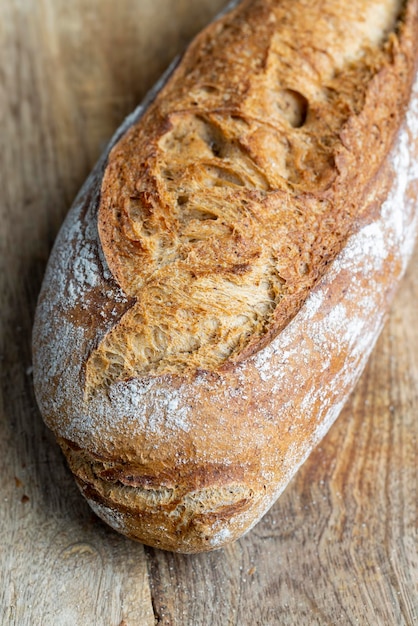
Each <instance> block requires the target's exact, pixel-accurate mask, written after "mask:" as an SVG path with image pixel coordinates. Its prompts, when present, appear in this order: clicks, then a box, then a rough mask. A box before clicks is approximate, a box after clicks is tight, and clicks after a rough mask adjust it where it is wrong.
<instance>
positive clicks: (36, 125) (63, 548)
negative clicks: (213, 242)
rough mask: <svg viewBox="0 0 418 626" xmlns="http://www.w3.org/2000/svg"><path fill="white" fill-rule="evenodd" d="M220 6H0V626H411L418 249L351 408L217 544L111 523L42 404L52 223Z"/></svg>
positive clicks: (84, 2)
mask: <svg viewBox="0 0 418 626" xmlns="http://www.w3.org/2000/svg"><path fill="white" fill-rule="evenodd" d="M223 4H224V2H223V1H221V0H216V1H215V0H204V1H203V0H200V2H195V1H194V0H170V2H167V0H119V1H118V2H117V3H114V2H112V1H111V0H102V1H100V2H99V1H98V0H74V1H73V2H71V3H68V2H64V0H39V1H38V2H31V1H30V0H16V1H15V2H14V3H7V2H3V3H0V58H1V59H2V67H1V72H0V136H1V137H2V139H3V142H2V150H1V151H0V182H1V190H2V192H1V197H0V211H1V231H0V232H1V245H2V254H1V257H0V258H1V260H0V264H1V265H0V281H1V287H0V293H1V298H2V300H1V305H2V306H1V309H2V310H1V314H2V315H1V324H2V326H1V331H2V332H1V342H2V343H1V348H0V354H1V358H2V360H1V362H0V363H1V365H0V367H1V395H0V398H1V399H0V402H1V404H0V410H1V417H0V476H1V481H0V503H1V507H0V623H1V624H3V623H4V624H13V625H19V626H25V625H26V624H31V625H32V624H42V625H46V626H49V625H52V624H53V625H54V626H55V625H61V624H64V625H66V624H68V625H70V624H71V626H73V625H75V626H77V625H78V624H80V625H81V624H83V625H84V624H97V625H99V624H100V625H101V624H106V625H107V624H109V625H111V626H113V625H114V626H119V625H120V624H122V623H124V624H125V626H134V625H137V624H138V625H139V626H148V625H151V624H154V623H155V622H157V623H159V624H162V625H167V626H168V625H170V626H171V625H173V624H174V625H177V624H178V625H181V626H183V625H189V626H206V625H207V624H211V625H214V626H216V625H222V626H224V625H238V626H246V625H248V626H250V625H251V626H253V625H260V626H261V625H262V626H270V625H271V626H273V625H276V624H280V625H281V624H284V625H288V624H289V625H298V626H299V625H300V624H309V625H311V624H315V625H316V624H318V625H321V626H323V625H326V624H329V625H334V624H344V625H345V624H353V625H355V624H366V625H367V624H371V625H373V626H374V625H376V624H379V625H380V624H396V625H397V626H398V625H407V626H409V625H412V624H415V623H417V621H418V548H417V546H418V536H417V527H418V519H417V502H418V467H417V440H418V424H417V419H416V415H417V414H418V394H417V390H418V324H417V314H416V302H417V301H418V279H417V276H418V253H416V254H415V256H414V259H413V262H412V264H411V266H410V269H409V272H408V274H407V277H406V279H405V281H404V283H403V285H402V288H401V290H400V293H399V294H398V298H397V300H396V303H395V305H394V308H393V310H392V313H391V315H390V317H389V321H388V324H387V326H386V328H385V330H384V332H383V334H382V337H381V339H380V340H379V343H378V345H377V347H376V350H375V352H374V354H373V356H372V358H371V360H370V362H369V365H368V367H367V369H366V372H365V374H364V376H363V377H362V379H361V381H360V384H359V385H358V388H357V390H356V392H355V393H354V394H353V396H352V398H351V400H350V402H349V404H348V405H347V407H346V408H345V410H344V412H343V414H342V415H341V417H340V418H339V420H338V421H337V423H336V424H335V426H334V427H333V428H332V430H331V431H330V433H329V434H328V436H327V437H326V438H325V440H324V441H323V442H322V444H321V445H320V447H319V448H318V449H317V450H316V451H315V452H314V453H313V455H312V456H311V457H310V459H309V460H308V462H307V463H306V464H305V466H304V467H303V468H302V469H301V471H300V472H299V473H298V475H297V477H296V478H295V479H294V480H293V482H292V483H291V485H290V486H289V488H288V489H287V490H286V492H285V493H284V494H283V496H282V497H281V498H280V500H279V501H278V502H277V503H276V505H274V506H273V508H272V509H271V511H270V512H269V513H268V514H267V515H266V516H265V518H264V519H263V520H262V522H261V523H260V524H259V525H258V526H257V527H256V528H255V529H254V530H253V531H252V532H251V533H249V534H248V535H247V536H246V537H245V538H243V539H242V540H241V541H239V542H237V543H236V544H234V545H232V546H230V547H228V548H227V549H225V550H223V551H218V552H214V553H211V554H203V555H194V556H184V555H174V554H169V553H164V552H161V551H158V550H154V549H151V548H144V547H143V546H141V545H140V544H135V543H132V542H130V541H128V540H126V539H125V538H123V537H121V536H119V535H117V534H116V533H114V532H113V531H111V530H110V529H108V528H106V527H105V526H104V524H102V523H101V522H100V521H99V520H97V518H95V516H94V515H93V514H92V513H91V512H90V510H89V508H88V506H87V505H86V504H85V503H84V501H83V500H82V498H81V497H80V495H79V493H78V491H77V489H76V487H75V485H74V482H73V479H72V477H71V476H70V474H69V472H68V470H67V468H66V466H65V464H64V461H63V458H62V456H61V454H60V452H59V450H58V448H57V446H56V444H55V442H54V441H53V438H52V436H51V434H50V433H49V431H48V430H47V429H46V428H45V426H44V425H43V423H42V421H41V419H40V416H39V412H38V410H37V408H36V403H35V399H34V396H33V389H32V381H31V369H30V367H31V354H30V333H31V326H32V319H33V312H34V307H35V302H36V297H37V293H38V291H39V287H40V283H41V280H42V275H43V272H44V268H45V263H46V260H47V257H48V254H49V250H50V248H51V246H52V243H53V240H54V238H55V235H56V233H57V230H58V227H59V225H60V223H61V222H62V219H63V217H64V215H65V213H66V211H67V210H68V208H69V206H70V205H71V202H72V200H73V198H74V196H75V194H76V192H77V190H78V188H79V186H80V184H81V183H82V182H83V180H84V179H85V177H86V175H87V174H88V172H89V171H90V169H91V167H92V166H93V164H94V162H95V160H96V159H97V157H98V155H99V153H100V151H101V149H102V148H103V146H104V145H105V143H106V141H107V140H108V138H109V137H110V136H111V134H112V133H113V131H114V130H115V128H116V127H117V125H118V124H119V123H120V121H121V120H122V119H123V117H124V116H125V115H126V114H128V113H129V112H130V110H131V109H132V108H133V107H134V106H135V104H136V103H137V102H138V101H139V100H140V99H141V98H142V96H143V95H144V93H145V91H146V90H147V89H148V88H149V87H150V86H151V84H152V83H153V82H154V81H155V80H156V78H158V76H159V75H160V73H161V71H162V70H163V68H164V67H165V66H166V65H167V64H168V63H169V61H170V60H171V58H172V57H173V56H174V55H175V54H176V52H177V51H179V50H180V49H181V48H182V47H183V46H184V44H185V42H186V41H187V40H188V39H189V37H190V36H191V35H192V33H193V32H194V31H195V30H196V29H198V28H200V26H201V25H202V24H203V23H205V22H206V21H207V20H208V19H209V17H210V16H211V15H212V14H213V13H214V12H215V11H216V10H218V9H219V8H220V7H221V6H222V5H223ZM167 16H168V18H167Z"/></svg>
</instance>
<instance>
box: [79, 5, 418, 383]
mask: <svg viewBox="0 0 418 626" xmlns="http://www.w3.org/2000/svg"><path fill="white" fill-rule="evenodd" d="M411 19H413V16H411V15H409V17H408V14H406V15H403V14H402V3H401V2H400V1H399V0H383V1H382V0H351V2H349V3H345V2H344V3H342V2H340V0H324V1H323V2H312V3H309V2H308V3H307V2H306V1H305V0H280V1H279V0H253V1H249V0H247V1H244V2H243V3H242V4H241V5H240V6H239V7H238V9H236V10H234V11H233V12H231V13H229V14H227V15H226V16H225V17H223V18H222V19H221V20H219V21H217V22H215V23H213V24H212V25H210V26H209V27H208V28H207V29H206V30H205V31H203V32H202V33H201V34H200V35H199V36H198V37H197V39H196V40H195V41H194V42H193V44H192V45H191V46H190V48H189V49H188V51H187V53H186V55H185V57H184V59H183V61H182V63H181V64H180V66H179V67H178V68H177V70H176V71H175V73H174V75H173V76H172V78H171V79H170V81H169V83H168V84H167V85H166V86H165V87H164V89H163V90H162V91H161V92H160V93H159V95H158V97H157V98H156V99H155V101H154V102H153V104H152V105H151V106H150V107H149V109H148V110H147V112H146V113H145V115H144V116H143V118H142V119H141V120H140V121H139V122H138V123H137V124H135V125H134V126H133V127H132V128H131V129H130V130H129V132H127V133H126V135H125V136H124V137H123V138H122V139H121V140H120V141H119V143H118V144H117V145H116V146H115V148H114V149H113V151H112V152H111V154H110V157H109V161H108V165H107V168H106V172H105V176H104V179H103V185H102V193H101V203H100V209H99V233H100V239H101V242H102V246H103V251H104V254H105V257H106V260H107V262H108V265H109V267H110V270H111V272H112V273H113V275H114V277H115V279H116V280H117V282H118V283H119V285H120V286H121V287H122V289H123V290H124V291H125V292H126V293H127V294H128V295H129V296H131V297H133V298H134V302H135V303H134V305H133V306H132V307H131V308H130V309H129V310H128V311H127V313H126V314H125V315H124V317H123V318H122V320H121V321H120V322H119V323H118V324H117V325H116V326H115V327H114V328H113V330H112V331H111V332H109V333H108V334H107V336H106V337H105V338H104V339H103V341H102V342H101V344H100V345H99V346H98V348H97V349H96V350H95V351H93V353H92V355H91V356H90V359H89V362H88V366H87V385H88V387H91V386H95V385H97V384H103V383H104V384H107V383H111V382H114V381H116V380H120V379H124V378H129V377H131V376H141V375H156V374H163V373H183V374H187V373H188V372H193V371H196V370H197V369H206V370H216V369H218V368H220V367H226V366H228V364H230V363H233V362H237V361H239V360H240V359H243V358H245V357H246V356H248V355H249V354H251V353H253V352H254V351H256V350H258V349H260V348H261V347H263V346H264V345H265V343H266V342H267V341H268V340H269V339H270V338H271V337H272V336H273V335H275V334H277V333H278V332H279V331H280V330H281V329H282V328H283V327H284V326H285V325H286V324H287V323H288V321H289V320H290V319H291V318H292V317H293V316H294V315H295V313H296V312H297V310H298V309H299V308H300V306H301V304H302V302H303V301H304V300H305V299H306V297H307V294H308V292H309V290H310V289H311V288H312V286H313V285H314V284H315V282H316V281H317V280H318V278H319V277H320V276H321V275H323V273H324V271H325V269H326V266H327V264H328V263H329V262H330V260H332V259H333V258H334V257H335V256H336V254H337V253H338V252H339V250H340V249H341V247H342V245H343V243H344V241H345V240H346V238H347V236H348V234H349V233H350V231H351V230H352V229H353V227H354V225H355V223H356V222H357V221H358V219H359V218H360V217H361V208H362V206H363V205H364V202H365V199H366V197H367V194H369V193H370V191H369V187H370V185H369V183H371V182H372V181H373V179H374V177H375V175H376V172H377V170H378V168H379V167H380V165H381V163H382V161H383V159H384V157H385V155H386V154H387V152H388V150H389V148H390V146H391V143H392V141H393V137H394V134H395V131H396V130H397V128H398V127H399V116H400V115H402V114H403V111H404V105H405V103H406V102H407V99H408V93H409V89H410V83H411V71H412V69H411V57H412V52H411V49H410V47H411V42H410V40H409V39H408V38H407V37H403V32H404V30H406V28H405V22H407V21H408V20H411ZM414 19H416V17H414ZM371 118H373V124H371V123H370V119H371Z"/></svg>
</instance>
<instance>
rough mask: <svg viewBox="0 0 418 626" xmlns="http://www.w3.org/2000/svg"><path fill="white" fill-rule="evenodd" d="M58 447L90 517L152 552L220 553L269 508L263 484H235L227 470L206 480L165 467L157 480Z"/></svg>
mask: <svg viewBox="0 0 418 626" xmlns="http://www.w3.org/2000/svg"><path fill="white" fill-rule="evenodd" d="M59 443H60V445H61V447H62V449H63V451H64V454H65V456H66V458H67V461H68V464H69V466H70V469H71V471H72V472H73V474H74V476H75V479H76V482H77V485H78V487H79V489H80V491H81V493H82V494H83V496H84V497H85V499H86V500H87V502H88V503H89V505H90V507H91V508H92V510H93V511H94V513H95V514H96V515H97V516H98V517H99V518H101V519H102V520H103V521H104V522H106V523H107V524H108V525H109V526H111V527H112V528H113V529H114V530H116V531H117V532H119V533H121V534H123V535H125V536H127V537H129V538H130V539H133V540H136V541H139V542H141V543H144V544H146V545H149V546H152V547H154V548H160V549H162V550H170V551H173V552H180V553H197V552H207V551H211V550H216V549H219V548H222V547H224V546H226V545H227V544H229V543H231V542H233V541H235V540H237V539H239V538H240V537H241V536H242V535H243V534H245V533H246V532H247V531H248V530H250V528H251V527H252V526H253V525H254V524H255V523H256V522H257V521H258V520H259V519H260V517H261V516H262V515H263V514H264V512H265V511H266V509H267V508H269V507H270V505H271V497H269V495H270V496H271V494H268V487H267V485H263V484H261V485H254V484H251V486H249V485H246V484H245V482H243V481H242V480H240V481H238V480H237V479H236V480H234V479H233V474H234V471H233V468H231V467H229V468H228V470H226V471H225V473H223V472H222V470H221V469H219V468H218V470H217V471H216V472H210V469H209V470H208V471H207V472H205V475H202V471H201V469H198V468H193V467H189V468H188V469H187V471H186V472H183V476H182V477H181V473H179V472H178V468H173V469H171V471H170V469H169V468H166V469H165V472H164V476H161V475H160V476H157V475H151V474H150V473H147V471H146V469H143V471H142V473H139V472H136V471H135V469H134V468H133V467H132V466H131V467H126V464H125V463H123V462H120V461H109V460H104V459H102V458H100V457H98V456H97V455H93V454H90V453H89V452H86V451H85V450H82V449H80V448H78V446H75V445H74V444H71V443H70V442H68V441H65V440H62V439H61V440H60V441H59ZM124 466H125V467H124ZM239 473H240V469H239V468H237V475H238V474H239ZM179 474H180V475H179ZM170 476H173V478H174V477H175V480H172V479H171V478H170ZM251 482H252V483H253V481H251Z"/></svg>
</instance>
